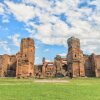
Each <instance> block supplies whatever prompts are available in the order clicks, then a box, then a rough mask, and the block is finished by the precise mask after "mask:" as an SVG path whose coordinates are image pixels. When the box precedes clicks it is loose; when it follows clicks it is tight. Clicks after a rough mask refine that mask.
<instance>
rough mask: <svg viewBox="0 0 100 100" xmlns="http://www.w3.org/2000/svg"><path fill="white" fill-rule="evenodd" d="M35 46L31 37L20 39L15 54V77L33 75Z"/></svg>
mask: <svg viewBox="0 0 100 100" xmlns="http://www.w3.org/2000/svg"><path fill="white" fill-rule="evenodd" d="M34 58H35V46H34V41H33V39H31V38H24V39H22V41H21V46H20V52H19V53H18V54H17V71H16V76H17V77H34Z"/></svg>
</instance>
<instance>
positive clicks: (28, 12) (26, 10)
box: [5, 1, 35, 22]
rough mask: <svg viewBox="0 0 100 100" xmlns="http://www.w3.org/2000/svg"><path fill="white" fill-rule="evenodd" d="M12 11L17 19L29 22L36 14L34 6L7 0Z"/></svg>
mask: <svg viewBox="0 0 100 100" xmlns="http://www.w3.org/2000/svg"><path fill="white" fill-rule="evenodd" d="M5 3H6V4H7V5H8V8H9V9H10V11H11V12H12V13H13V14H14V16H15V17H16V19H17V20H19V21H23V22H27V21H28V20H30V19H32V18H33V17H34V16H35V12H34V9H33V7H31V6H27V5H25V4H16V3H13V2H10V1H5Z"/></svg>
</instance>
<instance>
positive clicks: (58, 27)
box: [0, 0, 100, 64]
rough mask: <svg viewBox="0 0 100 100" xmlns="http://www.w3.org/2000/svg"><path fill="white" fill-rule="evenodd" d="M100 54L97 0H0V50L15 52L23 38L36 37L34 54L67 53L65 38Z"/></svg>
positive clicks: (38, 57) (49, 56)
mask: <svg viewBox="0 0 100 100" xmlns="http://www.w3.org/2000/svg"><path fill="white" fill-rule="evenodd" d="M71 36H75V37H77V38H79V39H80V40H81V48H82V50H83V51H84V53H86V54H91V53H93V52H95V53H96V54H100V0H0V54H1V55H2V54H6V53H7V54H16V53H17V52H18V51H19V49H20V48H19V44H20V41H21V39H22V38H24V37H31V38H33V39H34V40H35V46H36V53H35V55H36V58H35V63H36V64H39V63H41V61H42V58H43V57H45V58H46V59H47V60H51V61H52V60H53V58H54V57H55V56H56V55H57V54H60V55H62V56H65V55H66V54H67V49H68V48H67V39H68V38H69V37H71Z"/></svg>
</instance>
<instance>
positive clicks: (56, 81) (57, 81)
mask: <svg viewBox="0 0 100 100" xmlns="http://www.w3.org/2000/svg"><path fill="white" fill-rule="evenodd" d="M34 82H38V83H68V82H69V81H68V80H60V79H58V80H50V79H49V80H48V79H43V80H39V79H37V80H34Z"/></svg>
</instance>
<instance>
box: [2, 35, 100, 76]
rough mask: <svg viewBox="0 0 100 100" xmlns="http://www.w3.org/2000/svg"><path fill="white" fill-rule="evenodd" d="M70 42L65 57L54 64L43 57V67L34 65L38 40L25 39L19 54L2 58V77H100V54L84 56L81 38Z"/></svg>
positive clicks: (57, 58) (56, 60)
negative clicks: (36, 41)
mask: <svg viewBox="0 0 100 100" xmlns="http://www.w3.org/2000/svg"><path fill="white" fill-rule="evenodd" d="M67 43H68V54H67V53H66V56H65V57H61V56H60V55H57V56H56V57H55V58H54V61H51V62H48V61H46V59H45V58H43V63H42V64H41V65H34V60H35V44H34V40H33V39H31V38H24V39H22V40H21V44H20V51H19V52H18V53H17V54H16V55H7V54H5V55H0V77H18V78H20V77H22V78H24V77H27V78H28V77H36V78H49V77H50V78H51V77H66V76H69V77H100V55H95V54H91V55H86V54H84V53H83V51H82V50H81V47H80V40H79V39H78V38H75V37H71V38H69V39H68V41H67Z"/></svg>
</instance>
